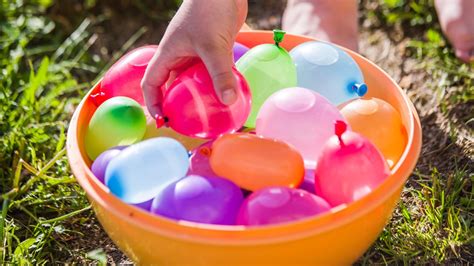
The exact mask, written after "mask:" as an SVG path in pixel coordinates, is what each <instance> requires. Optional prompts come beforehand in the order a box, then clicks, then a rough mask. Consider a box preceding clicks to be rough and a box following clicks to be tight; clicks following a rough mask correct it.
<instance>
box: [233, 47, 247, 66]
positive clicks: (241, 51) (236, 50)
mask: <svg viewBox="0 0 474 266" xmlns="http://www.w3.org/2000/svg"><path fill="white" fill-rule="evenodd" d="M233 50H234V63H235V62H237V61H238V60H239V59H240V58H241V57H242V56H243V55H244V54H245V53H246V52H247V51H248V50H250V48H248V47H247V46H245V45H243V44H241V43H238V42H235V43H234V47H233Z"/></svg>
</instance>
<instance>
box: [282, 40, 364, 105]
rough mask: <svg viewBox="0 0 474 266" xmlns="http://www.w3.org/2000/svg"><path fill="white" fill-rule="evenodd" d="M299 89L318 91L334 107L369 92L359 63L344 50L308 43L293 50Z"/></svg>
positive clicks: (329, 45)
mask: <svg viewBox="0 0 474 266" xmlns="http://www.w3.org/2000/svg"><path fill="white" fill-rule="evenodd" d="M290 55H291V58H292V59H293V61H294V62H295V65H296V73H297V76H298V86H299V87H303V88H308V89H311V90H314V91H316V92H318V93H320V94H321V95H323V96H324V97H326V98H327V99H328V100H329V101H330V102H331V103H333V104H334V105H339V104H342V103H344V102H346V101H349V100H351V99H356V98H358V97H361V96H363V95H364V94H365V93H366V92H367V85H365V83H364V76H363V75H362V71H361V70H360V68H359V66H358V65H357V63H356V62H355V61H354V59H352V58H351V56H350V55H349V54H348V53H346V52H345V51H344V50H342V49H341V48H339V47H337V46H335V45H332V44H330V43H326V42H317V41H312V42H305V43H302V44H300V45H298V46H296V47H295V48H293V49H292V50H291V51H290Z"/></svg>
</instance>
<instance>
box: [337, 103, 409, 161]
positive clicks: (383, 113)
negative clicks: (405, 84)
mask: <svg viewBox="0 0 474 266" xmlns="http://www.w3.org/2000/svg"><path fill="white" fill-rule="evenodd" d="M341 113H342V115H343V116H344V118H346V120H347V122H348V123H349V124H350V126H351V128H352V131H354V132H357V133H359V134H361V135H363V136H364V137H366V138H368V139H369V140H370V141H371V142H372V143H374V144H375V146H376V147H377V148H378V149H379V151H380V152H382V154H383V156H384V157H385V159H386V160H387V163H388V165H389V166H390V168H392V167H393V166H394V165H395V164H396V163H397V162H398V160H399V159H400V157H401V156H402V153H403V151H404V150H405V146H406V145H407V133H406V130H405V127H404V126H403V123H402V120H401V117H400V114H399V113H398V112H397V110H395V108H393V107H392V106H391V105H390V104H389V103H387V102H385V101H383V100H381V99H377V98H370V99H357V100H354V101H352V102H350V103H348V104H347V105H345V106H344V107H342V109H341Z"/></svg>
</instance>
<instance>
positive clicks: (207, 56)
mask: <svg viewBox="0 0 474 266" xmlns="http://www.w3.org/2000/svg"><path fill="white" fill-rule="evenodd" d="M198 55H199V56H200V57H201V59H202V61H203V62H204V65H206V68H207V71H209V75H210V76H211V78H212V83H213V85H214V89H215V90H216V94H217V96H218V97H219V99H220V100H221V102H222V103H223V104H226V105H230V104H232V103H234V102H235V101H236V100H237V82H236V80H235V76H234V73H233V72H232V67H233V65H234V61H233V57H232V49H230V48H229V49H223V48H212V49H206V50H203V51H198Z"/></svg>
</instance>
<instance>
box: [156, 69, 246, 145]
mask: <svg viewBox="0 0 474 266" xmlns="http://www.w3.org/2000/svg"><path fill="white" fill-rule="evenodd" d="M233 72H234V75H235V78H236V80H237V84H238V90H237V100H236V101H235V102H234V103H233V104H231V105H225V104H223V103H221V102H220V100H219V98H218V97H217V95H216V92H215V90H214V86H213V85H212V80H211V77H210V76H209V73H208V72H207V69H206V67H205V66H204V64H203V63H202V62H199V63H197V64H195V65H193V66H192V67H190V68H188V69H187V70H185V71H184V72H182V73H181V74H179V75H178V76H177V77H176V79H175V80H174V81H173V83H172V84H171V85H170V87H169V88H168V89H167V91H166V93H165V97H164V100H163V114H164V116H165V117H166V118H167V119H168V120H169V122H168V125H169V126H170V127H171V128H172V129H174V130H175V131H176V132H178V133H181V134H183V135H187V136H192V137H200V138H215V137H217V136H219V135H220V134H224V133H230V132H235V131H237V130H238V129H240V128H241V127H242V125H243V124H244V122H245V120H246V119H247V116H248V114H249V112H250V104H251V95H250V90H249V88H248V85H247V82H246V81H245V79H244V78H243V77H242V75H241V74H240V73H239V72H238V71H237V70H235V69H233Z"/></svg>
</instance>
